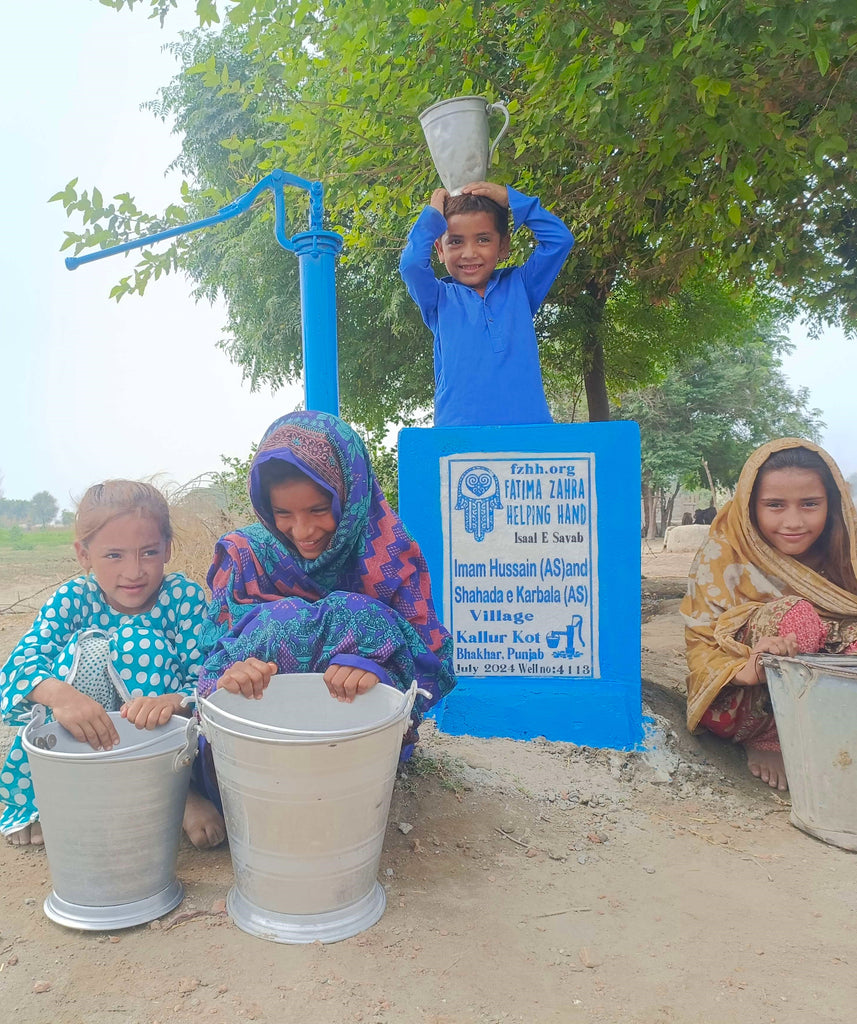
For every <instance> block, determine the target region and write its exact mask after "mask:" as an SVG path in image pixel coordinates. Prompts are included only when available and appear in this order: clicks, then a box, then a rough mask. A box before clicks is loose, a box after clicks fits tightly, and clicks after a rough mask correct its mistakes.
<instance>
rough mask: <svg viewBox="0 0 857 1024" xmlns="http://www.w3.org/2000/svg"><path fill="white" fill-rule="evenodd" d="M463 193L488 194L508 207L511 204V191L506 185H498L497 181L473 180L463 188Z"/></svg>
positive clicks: (499, 203) (496, 201) (504, 207)
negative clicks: (509, 191)
mask: <svg viewBox="0 0 857 1024" xmlns="http://www.w3.org/2000/svg"><path fill="white" fill-rule="evenodd" d="M461 194H462V195H471V196H487V197H488V198H489V199H493V200H494V202H495V203H497V204H498V205H499V206H502V207H503V209H504V210H505V209H507V208H508V206H509V193H508V192H507V191H506V186H505V185H498V184H497V183H496V182H495V181H471V183H470V184H469V185H465V186H464V188H463V189H462V190H461Z"/></svg>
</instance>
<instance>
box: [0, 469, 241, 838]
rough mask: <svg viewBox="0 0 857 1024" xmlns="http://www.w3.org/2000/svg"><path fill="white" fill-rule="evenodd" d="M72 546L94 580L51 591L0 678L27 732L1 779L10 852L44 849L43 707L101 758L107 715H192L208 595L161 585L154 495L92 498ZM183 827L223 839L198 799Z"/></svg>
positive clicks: (142, 725)
mask: <svg viewBox="0 0 857 1024" xmlns="http://www.w3.org/2000/svg"><path fill="white" fill-rule="evenodd" d="M75 535H76V538H77V539H76V540H75V545H74V546H75V551H76V553H77V559H78V561H79V562H80V564H81V566H82V568H83V569H84V570H85V571H86V573H87V575H85V576H78V577H77V578H76V579H73V580H70V581H69V582H68V583H64V584H63V585H62V586H61V587H60V588H59V590H57V591H56V593H55V594H54V595H53V596H52V597H51V598H50V600H49V601H48V602H47V603H46V604H45V605H44V607H43V608H42V609H41V611H40V612H39V614H38V615H37V617H36V620H35V622H34V623H33V626H32V628H31V629H30V630H29V632H28V633H27V634H26V635H25V636H24V637H23V638H22V639H21V641H20V643H19V644H18V646H17V647H16V648H15V650H14V651H13V652H12V655H11V657H10V658H9V660H8V661H7V662H6V664H5V665H4V667H3V669H2V671H0V713H2V715H3V719H4V720H5V721H6V723H7V724H9V725H17V726H20V727H21V728H20V729H19V733H18V736H17V738H16V739H15V742H14V743H13V745H12V748H11V750H10V751H9V755H8V757H7V758H6V763H5V764H4V765H3V768H2V770H0V801H2V803H4V804H5V805H6V806H5V810H4V812H3V814H2V816H0V832H2V834H3V835H5V836H7V837H8V838H9V840H10V842H12V843H13V844H15V845H26V844H28V843H41V841H42V830H41V826H40V825H39V824H38V817H39V812H38V809H37V807H36V804H35V802H34V800H33V787H32V782H31V779H30V766H29V764H28V762H27V756H26V753H25V751H24V749H23V747H22V745H21V733H22V732H23V726H24V725H25V724H26V723H27V721H28V720H29V717H30V713H31V711H32V707H33V704H35V703H38V704H43V705H45V707H46V708H48V709H49V714H50V715H52V716H53V718H54V719H55V720H56V721H57V722H59V723H60V724H61V725H63V726H64V727H65V728H66V729H68V731H69V732H70V733H71V734H72V735H73V736H74V737H75V738H76V739H78V740H80V741H81V742H86V743H89V744H90V746H91V747H92V748H93V749H94V750H110V749H111V748H112V747H113V746H114V745H115V744H116V743H118V742H119V735H118V733H117V731H116V728H115V726H114V725H113V722H112V721H111V720H110V717H109V715H108V714H107V712H108V711H116V710H118V711H119V712H120V713H121V715H122V717H123V718H127V719H128V721H130V722H133V723H134V725H136V726H137V728H138V729H153V728H155V727H156V726H157V725H162V724H164V723H165V722H168V721H169V720H170V718H171V717H172V716H173V715H174V714H176V713H179V714H188V712H187V711H185V710H184V709H182V707H181V701H182V698H183V697H184V696H185V695H188V694H191V693H192V692H193V690H194V687H195V684H196V678H197V676H198V675H199V670H200V666H201V665H202V661H203V651H202V650H200V647H199V633H200V629H201V627H202V623H203V619H204V617H205V607H206V601H205V595H204V592H203V590H202V587H200V586H199V585H198V584H197V583H194V582H192V581H191V580H189V579H187V577H185V576H183V575H182V574H181V573H170V574H169V575H165V574H164V566H165V564H166V563H167V562H168V561H169V558H170V554H171V541H172V528H171V526H170V515H169V508H168V506H167V503H166V501H165V500H164V497H163V495H162V494H161V493H160V492H159V491H157V490H156V489H155V488H154V487H152V486H151V485H150V484H145V483H137V482H135V481H131V480H108V481H107V482H106V483H103V484H97V485H96V486H94V487H90V488H89V490H88V491H87V492H86V494H85V495H84V496H83V499H82V500H81V502H80V505H79V507H78V510H77V515H76V517H75ZM120 691H121V692H123V693H125V694H126V699H125V700H124V701H123V700H122V698H120V696H119V693H120ZM184 826H185V831H186V832H187V833H188V836H189V837H190V839H191V841H192V842H193V843H194V844H195V845H196V846H199V847H206V846H214V845H217V843H219V842H221V841H222V840H223V838H224V836H225V829H224V828H223V819H222V818H221V817H220V815H219V814H218V812H217V811H216V810H215V809H214V807H213V806H212V805H211V804H210V803H209V802H208V801H207V800H205V799H204V798H203V797H202V796H201V795H200V794H198V793H196V791H194V790H192V791H191V793H190V795H189V797H188V804H187V807H186V810H185V820H184Z"/></svg>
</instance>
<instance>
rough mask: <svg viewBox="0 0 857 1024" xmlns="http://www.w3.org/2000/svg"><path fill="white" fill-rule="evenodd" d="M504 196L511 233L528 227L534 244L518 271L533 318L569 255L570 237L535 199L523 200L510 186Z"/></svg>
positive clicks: (566, 229) (528, 197) (520, 193)
mask: <svg viewBox="0 0 857 1024" xmlns="http://www.w3.org/2000/svg"><path fill="white" fill-rule="evenodd" d="M508 193H509V207H510V209H511V211H512V218H513V221H514V228H515V230H516V231H517V229H518V228H519V227H524V226H526V227H528V228H529V229H530V231H532V233H533V234H534V235H535V238H536V242H537V245H536V247H535V249H533V251H532V252H531V253H530V256H529V258H528V259H527V261H526V263H524V264H523V266H522V267H521V273H522V274H523V279H524V287H525V288H526V292H527V298H528V299H529V302H530V311H531V312H532V314H533V316H535V314H536V311H537V310H538V308H539V306H541V304H542V303H543V302H544V300H545V297H546V296H547V293H548V292H549V291H550V287H551V285H552V284H553V283H554V280H555V279H556V276H557V274H558V273H559V272H560V270H562V265H563V263H565V260H566V257H567V256H568V254H569V253H570V252H571V249H572V246H573V245H574V235H573V234H572V233H571V232H570V231H569V229H568V228H567V227H566V226H565V224H563V222H562V221H561V220H560V219H559V217H556V216H554V214H552V213H550V212H548V211H547V210H546V209H545V208H544V207H543V206H542V204H541V203H540V202H539V200H538V199H536V198H535V197H533V196H525V195H524V194H523V193H522V192H518V191H517V189H514V188H512V186H511V185H509V186H508Z"/></svg>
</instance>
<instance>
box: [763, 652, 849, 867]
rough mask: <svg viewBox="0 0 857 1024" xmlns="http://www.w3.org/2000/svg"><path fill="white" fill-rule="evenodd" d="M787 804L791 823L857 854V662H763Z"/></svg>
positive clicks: (820, 658) (808, 658) (811, 658)
mask: <svg viewBox="0 0 857 1024" xmlns="http://www.w3.org/2000/svg"><path fill="white" fill-rule="evenodd" d="M762 662H763V664H764V666H765V674H766V676H767V679H768V688H769V690H770V693H771V703H772V704H773V707H774V717H775V718H776V721H777V732H778V733H779V737H780V745H781V746H782V750H783V760H784V762H785V766H786V776H787V777H788V780H789V790H790V791H791V798H792V811H791V821H792V824H794V825H797V827H798V828H800V829H803V831H804V832H809V833H810V835H813V836H817V837H818V838H819V839H823V840H824V841H825V842H826V843H832V844H833V845H834V846H841V847H843V848H844V849H846V850H857V764H855V761H857V657H850V656H847V655H842V656H833V655H824V654H817V655H812V654H804V655H801V656H800V657H798V658H781V657H777V656H776V655H772V654H766V655H763V656H762Z"/></svg>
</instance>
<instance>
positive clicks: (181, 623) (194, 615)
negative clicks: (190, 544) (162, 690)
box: [163, 573, 206, 691]
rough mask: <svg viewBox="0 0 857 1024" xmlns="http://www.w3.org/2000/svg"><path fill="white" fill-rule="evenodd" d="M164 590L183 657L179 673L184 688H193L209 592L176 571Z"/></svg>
mask: <svg viewBox="0 0 857 1024" xmlns="http://www.w3.org/2000/svg"><path fill="white" fill-rule="evenodd" d="M163 593H164V595H166V596H167V597H168V599H169V606H168V613H167V614H168V616H169V618H170V625H171V632H172V634H173V635H172V638H171V639H172V641H173V646H174V647H175V651H176V655H177V657H178V660H179V675H180V676H181V679H182V683H183V684H184V685H183V686H182V689H185V690H188V691H190V690H192V689H193V688H194V687H195V686H196V681H197V678H198V677H199V672H200V669H201V668H202V662H203V660H204V654H205V652H204V651H203V648H202V644H201V643H200V634H201V633H202V626H203V622H204V621H205V609H206V600H205V593H204V591H203V589H202V587H201V586H200V585H199V584H198V583H194V582H193V581H192V580H189V579H187V578H186V577H185V576H183V575H182V574H181V573H172V574H170V575H169V576H167V578H166V579H165V581H164V588H163Z"/></svg>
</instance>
